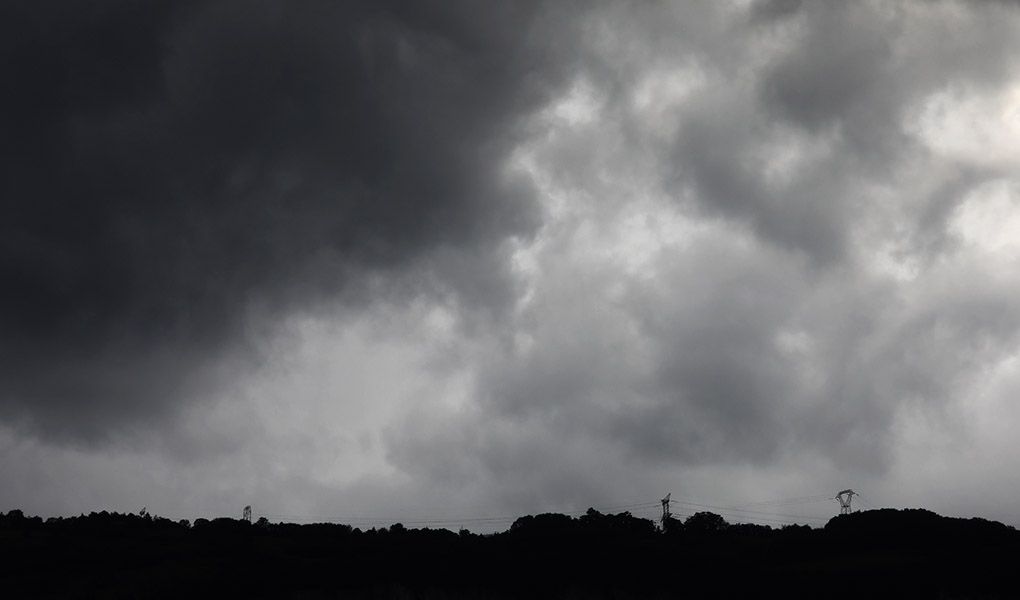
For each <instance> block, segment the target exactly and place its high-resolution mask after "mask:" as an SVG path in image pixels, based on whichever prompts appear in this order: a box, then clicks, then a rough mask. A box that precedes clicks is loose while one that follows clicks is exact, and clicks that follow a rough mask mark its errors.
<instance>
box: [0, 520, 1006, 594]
mask: <svg viewBox="0 0 1020 600" xmlns="http://www.w3.org/2000/svg"><path fill="white" fill-rule="evenodd" d="M762 595H766V597H780V598H784V597H785V598H790V597H798V598H808V597H810V598H857V599H863V598H869V597H886V598H904V597H909V598H920V597H924V598H1014V597H1020V533H1018V532H1017V531H1015V530H1014V529H1013V528H1011V527H1006V526H1005V525H1002V524H1001V523H996V522H991V521H985V520H981V519H969V520H968V519H951V518H945V517H940V516H938V515H936V514H934V513H931V512H928V511H924V510H903V511H896V510H878V511H868V512H861V513H855V514H852V515H848V516H842V517H837V518H834V519H832V520H831V521H829V523H828V524H827V525H826V526H825V527H824V528H821V529H811V528H808V527H803V526H789V527H784V528H782V529H771V528H768V527H763V526H756V525H728V524H726V522H725V521H723V520H722V518H721V517H718V516H717V515H713V514H711V513H699V514H698V515H695V516H694V517H691V518H689V519H688V520H687V522H685V523H680V522H679V521H674V522H671V524H670V527H669V528H668V530H667V531H666V532H664V533H663V532H660V531H658V530H656V528H655V527H654V525H653V524H652V522H651V521H648V520H646V519H637V518H634V517H631V516H630V515H629V514H627V513H622V514H619V515H602V514H599V513H597V512H595V511H589V512H588V514H586V515H584V516H582V517H579V518H570V517H566V516H563V515H556V514H546V515H538V516H529V517H523V518H521V519H519V520H518V521H517V522H516V523H514V525H513V526H512V527H511V528H510V530H508V531H506V532H503V533H499V534H494V535H486V536H481V535H474V534H471V533H468V532H466V531H462V532H461V533H459V534H458V533H453V532H451V531H447V530H429V529H416V530H411V529H406V528H404V527H402V526H400V525H394V526H392V527H390V528H388V529H381V530H374V529H373V530H369V531H360V530H358V529H352V528H351V527H349V526H345V525H327V524H323V525H290V524H270V523H267V522H265V521H262V522H260V523H255V524H250V523H248V522H245V521H238V520H233V519H216V520H213V521H206V520H204V519H199V520H198V521H196V522H195V523H194V524H193V525H189V524H188V523H187V522H180V523H178V522H173V521H170V520H167V519H161V518H159V517H151V516H136V515H122V514H109V513H105V512H104V513H93V514H91V515H87V516H82V517H75V518H67V519H48V520H46V521H43V520H42V519H40V518H38V517H36V518H26V517H24V516H22V515H21V513H20V511H11V512H9V513H7V514H6V515H0V597H9V598H20V597H32V598H66V597H73V598H153V597H156V598H181V597H228V598H243V597H249V598H251V597H274V598H350V597H354V598H363V597H364V598H435V599H443V598H533V597H557V598H674V597H695V598H701V597H752V596H758V597H762Z"/></svg>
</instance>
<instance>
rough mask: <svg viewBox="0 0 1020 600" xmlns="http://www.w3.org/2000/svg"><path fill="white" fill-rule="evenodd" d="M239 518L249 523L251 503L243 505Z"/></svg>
mask: <svg viewBox="0 0 1020 600" xmlns="http://www.w3.org/2000/svg"><path fill="white" fill-rule="evenodd" d="M241 520H242V521H248V522H249V523H251V504H249V505H248V506H245V507H244V512H242V513H241Z"/></svg>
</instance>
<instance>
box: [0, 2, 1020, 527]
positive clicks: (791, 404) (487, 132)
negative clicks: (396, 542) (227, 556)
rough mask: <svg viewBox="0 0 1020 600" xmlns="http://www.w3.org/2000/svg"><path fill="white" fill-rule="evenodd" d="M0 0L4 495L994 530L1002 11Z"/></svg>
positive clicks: (86, 504)
mask: <svg viewBox="0 0 1020 600" xmlns="http://www.w3.org/2000/svg"><path fill="white" fill-rule="evenodd" d="M2 12H3V18H2V19H0V53H2V55H3V56H4V57H5V59H4V60H3V61H2V63H0V81H2V85H3V87H2V93H0V131H2V135H0V149H2V157H3V160H2V162H0V186H2V188H0V197H2V200H0V276H2V280H3V289H4V291H3V293H0V481H2V482H3V483H2V485H0V511H6V510H10V509H13V508H21V509H23V510H24V511H25V512H26V513H29V514H39V515H42V516H53V515H71V514H78V513H81V512H86V513H87V512H89V511H93V510H104V509H105V510H116V511H127V512H137V511H138V510H140V509H141V508H142V507H143V506H144V507H147V508H148V510H149V512H151V513H154V514H159V515H163V516H168V517H172V518H191V519H194V518H196V517H207V518H209V517H215V516H236V517H239V516H240V514H241V509H242V508H243V507H244V506H245V505H247V504H250V505H252V507H253V512H254V514H255V516H256V517H257V516H260V515H266V516H269V517H270V518H271V519H272V520H297V521H307V520H340V521H344V522H350V523H354V524H356V525H361V526H371V525H376V524H384V522H385V524H388V523H389V522H393V521H403V522H404V523H405V524H409V525H415V526H420V525H421V524H428V523H431V524H433V525H439V526H445V527H451V528H457V527H459V526H461V525H467V526H469V527H471V528H473V529H476V530H486V529H499V528H503V527H506V526H507V525H509V522H510V520H512V518H513V517H514V516H519V515H524V514H529V513H537V512H548V511H557V512H570V511H583V510H584V509H585V508H587V507H589V506H594V507H596V508H600V509H605V510H608V511H610V512H615V510H616V509H630V510H632V512H634V513H635V514H639V515H641V516H649V517H652V516H656V515H657V513H658V508H657V504H658V499H659V498H661V497H662V496H664V495H665V494H666V493H667V492H672V494H673V498H674V499H678V500H680V501H682V502H685V503H687V504H677V505H675V506H674V510H675V511H678V512H679V513H680V514H681V515H685V514H690V513H691V512H693V511H694V510H701V509H704V508H706V507H714V509H719V508H720V507H730V506H734V505H742V506H744V508H745V509H746V510H745V512H740V511H735V510H733V509H728V510H729V512H727V513H724V514H725V516H726V517H727V518H728V519H730V520H731V521H732V520H756V521H757V522H763V523H768V524H780V523H782V522H787V521H791V520H797V521H800V522H804V523H809V524H813V525H821V524H823V523H824V521H825V519H826V518H828V517H829V516H831V515H832V514H834V513H836V512H837V511H838V505H837V504H836V502H835V501H834V500H831V496H832V495H834V494H835V493H836V492H837V491H839V490H841V489H844V488H848V487H852V488H854V489H855V490H857V491H858V492H859V493H860V494H862V497H863V499H864V504H865V505H869V506H889V507H924V508H929V509H932V510H935V511H937V512H940V513H943V514H948V515H956V516H983V517H988V518H994V519H999V520H1002V521H1004V522H1006V523H1011V524H1013V523H1020V509H1018V508H1017V504H1016V497H1017V495H1018V494H1020V477H1018V475H1017V474H1018V473H1020V436H1017V435H1016V432H1017V431H1020V6H1018V5H1017V4H1016V3H1012V2H993V1H972V2H958V1H949V0H945V1H938V0H935V1H920V0H917V1H903V2H899V1H897V2H893V1H878V0H876V1H859V2H858V1H853V2H851V1H835V0H834V1H831V2H825V1H819V2H803V3H801V2H797V1H785V0H777V1H768V0H758V1H754V0H741V1H737V0H734V1H732V2H715V1H712V2H708V1H705V2H701V1H689V2H679V1H678V2H666V1H662V2H651V1H648V2H645V1H622V0H621V1H605V2H599V3H597V2H588V1H580V0H577V1H569V0H550V1H548V2H540V1H530V2H512V3H511V2H495V1H493V2H477V1H474V0H463V1H453V0H450V1H444V0H435V1H417V2H404V1H402V0H393V1H376V0H364V1H363V2H358V1H353V0H352V1H345V2H332V1H325V0H322V1H317V0H307V1H300V2H293V1H284V0H266V1H261V0H260V1H242V0H237V1H212V2H200V1H195V2H191V1H184V0H181V1H153V2H144V3H143V2H134V1H129V0H123V1H114V0H100V1H95V2H74V1H70V0H69V1H64V2H60V1H53V2H34V1H33V2H27V1H26V2H9V3H6V4H5V6H4V8H3V9H2ZM824 496H829V497H830V499H828V500H825V499H823V498H822V497H824ZM789 499H813V500H814V501H811V502H807V501H805V502H799V503H787V504H759V503H766V502H773V501H780V500H789ZM752 504H756V506H748V505H752ZM699 505H703V506H699ZM746 511H757V512H746ZM717 512H718V510H717ZM481 519H491V520H481Z"/></svg>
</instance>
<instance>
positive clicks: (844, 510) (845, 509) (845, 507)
mask: <svg viewBox="0 0 1020 600" xmlns="http://www.w3.org/2000/svg"><path fill="white" fill-rule="evenodd" d="M844 494H845V495H846V498H845V499H844V498H843V495H844ZM856 495H857V492H855V491H853V490H851V489H846V490H843V491H842V492H840V493H838V494H836V500H839V514H841V515H848V514H850V513H851V512H853V511H851V510H850V501H851V500H853V497H854V496H856Z"/></svg>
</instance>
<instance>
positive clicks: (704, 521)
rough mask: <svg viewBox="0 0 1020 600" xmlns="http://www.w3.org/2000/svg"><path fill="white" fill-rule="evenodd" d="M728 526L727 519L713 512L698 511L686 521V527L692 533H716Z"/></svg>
mask: <svg viewBox="0 0 1020 600" xmlns="http://www.w3.org/2000/svg"><path fill="white" fill-rule="evenodd" d="M728 526H729V523H727V522H726V519H724V518H722V517H721V516H719V515H717V514H715V513H713V512H697V513H694V514H693V515H691V516H689V517H687V520H686V521H684V529H685V530H687V531H689V532H691V533H714V532H717V531H722V530H724V529H726V528H727V527H728Z"/></svg>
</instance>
